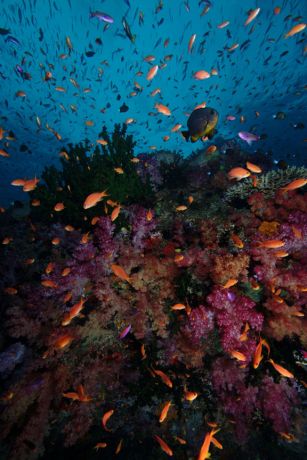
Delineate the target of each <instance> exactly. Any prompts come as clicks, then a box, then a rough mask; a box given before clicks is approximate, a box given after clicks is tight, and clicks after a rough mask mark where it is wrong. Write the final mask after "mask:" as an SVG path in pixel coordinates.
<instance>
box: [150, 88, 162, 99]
mask: <svg viewBox="0 0 307 460" xmlns="http://www.w3.org/2000/svg"><path fill="white" fill-rule="evenodd" d="M158 93H161V90H160V88H157V89H154V90H153V91H152V92H151V93H150V95H151V97H155V96H156V95H157V94H158Z"/></svg>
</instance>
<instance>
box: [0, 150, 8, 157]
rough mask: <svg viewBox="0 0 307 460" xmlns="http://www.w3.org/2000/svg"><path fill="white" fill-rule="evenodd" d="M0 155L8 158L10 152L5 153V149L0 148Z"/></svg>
mask: <svg viewBox="0 0 307 460" xmlns="http://www.w3.org/2000/svg"><path fill="white" fill-rule="evenodd" d="M0 156H1V157H6V158H9V157H10V154H9V153H7V152H6V151H5V150H3V149H0Z"/></svg>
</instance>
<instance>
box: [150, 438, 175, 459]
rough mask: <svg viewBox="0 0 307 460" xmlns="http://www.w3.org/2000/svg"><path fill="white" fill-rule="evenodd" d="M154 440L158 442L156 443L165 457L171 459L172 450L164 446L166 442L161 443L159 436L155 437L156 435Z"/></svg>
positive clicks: (166, 445)
mask: <svg viewBox="0 0 307 460" xmlns="http://www.w3.org/2000/svg"><path fill="white" fill-rule="evenodd" d="M154 438H155V440H156V441H158V443H159V444H160V447H161V449H162V450H163V451H164V452H165V453H166V454H167V455H169V456H170V457H172V456H173V451H172V449H171V448H170V447H169V445H168V444H166V442H165V441H163V439H162V438H160V436H158V435H156V434H155V435H154Z"/></svg>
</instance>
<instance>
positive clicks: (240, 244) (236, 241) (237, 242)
mask: <svg viewBox="0 0 307 460" xmlns="http://www.w3.org/2000/svg"><path fill="white" fill-rule="evenodd" d="M230 238H231V239H232V242H233V244H234V245H235V246H236V247H237V248H239V249H242V248H244V243H243V241H242V240H241V238H239V237H238V235H236V234H235V233H233V234H232V235H231V236H230Z"/></svg>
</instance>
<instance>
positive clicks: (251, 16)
mask: <svg viewBox="0 0 307 460" xmlns="http://www.w3.org/2000/svg"><path fill="white" fill-rule="evenodd" d="M259 13H260V8H256V9H255V10H252V11H251V12H250V13H249V15H248V18H247V19H246V21H245V23H244V25H245V26H247V25H248V24H250V23H251V22H252V21H253V20H254V19H255V18H256V17H257V16H258V14H259Z"/></svg>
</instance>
